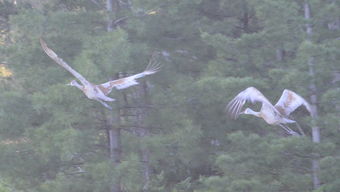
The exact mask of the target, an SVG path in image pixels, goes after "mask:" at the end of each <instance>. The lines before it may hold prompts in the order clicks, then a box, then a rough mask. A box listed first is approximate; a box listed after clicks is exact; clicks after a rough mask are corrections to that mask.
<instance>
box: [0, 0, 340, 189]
mask: <svg viewBox="0 0 340 192" xmlns="http://www.w3.org/2000/svg"><path fill="white" fill-rule="evenodd" d="M107 1H109V0H62V1H60V0H46V1H38V0H26V1H10V0H0V11H1V12H0V22H1V25H0V27H2V29H1V45H3V46H1V47H0V50H1V51H0V58H1V60H0V62H1V64H2V63H4V64H6V67H7V68H8V70H10V71H11V75H10V76H7V77H1V81H0V89H1V90H0V154H1V155H0V191H1V192H7V191H8V192H9V191H49V192H59V191H68V192H73V191H74V192H75V191H79V192H80V191H81V192H86V191H88V192H92V191H96V192H104V191H115V190H116V191H117V189H113V188H115V187H116V188H117V186H114V185H113V183H117V182H118V183H119V187H118V188H119V189H118V191H129V192H134V191H150V192H151V191H152V192H163V191H169V192H180V191H183V192H184V191H185V192H187V191H196V192H208V191H209V192H226V191H228V192H229V191H230V192H236V191H240V192H241V191H242V192H246V191H247V192H249V191H254V192H273V191H291V192H293V191H294V192H302V191H318V192H321V191H322V192H335V191H340V177H339V172H340V161H339V158H340V151H339V147H340V120H339V116H340V88H339V85H340V82H339V78H337V76H339V73H340V64H339V60H340V49H339V46H340V40H339V36H340V12H339V8H340V1H339V0H310V1H307V0H306V1H302V0H293V1H291V0H280V1H277V0H182V1H180V0H112V2H113V11H112V12H109V11H107V8H106V3H107ZM13 2H16V3H13ZM306 2H308V3H309V5H310V6H311V12H312V18H311V19H309V20H306V19H305V17H304V4H305V3H306ZM110 20H112V21H113V22H112V23H113V26H112V27H113V30H112V31H110V30H109V31H108V29H107V26H108V21H110ZM307 23H311V24H312V27H313V36H312V39H308V38H307V34H306V24H307ZM40 37H42V38H44V40H45V41H46V42H47V44H48V45H49V46H50V47H51V48H53V49H54V50H55V51H56V52H57V53H58V55H59V56H61V57H62V58H63V59H64V60H65V61H67V62H68V63H69V64H70V65H71V66H72V67H73V68H74V69H76V70H77V71H78V72H80V73H81V74H82V75H84V76H85V77H86V78H87V79H88V80H89V81H91V82H94V83H103V82H105V81H107V80H109V79H112V78H115V77H116V74H117V73H118V72H138V71H142V70H143V69H144V67H145V66H146V65H147V63H148V61H149V58H150V55H151V54H152V53H153V52H158V53H159V57H158V58H157V59H158V60H159V61H160V62H161V63H162V64H163V67H162V70H161V71H160V72H159V73H157V74H155V75H153V76H150V77H147V78H146V80H143V81H142V82H144V84H146V85H147V86H148V88H147V91H148V93H147V94H145V96H144V97H145V98H146V100H147V103H149V105H150V106H151V107H149V108H148V110H147V111H146V112H145V114H146V115H145V116H144V117H143V118H144V119H143V127H146V131H147V133H148V134H144V135H142V136H141V134H139V131H138V129H137V128H136V127H135V126H129V125H128V124H126V125H125V126H124V128H123V127H120V125H122V124H123V123H122V122H120V124H119V125H118V122H114V123H113V126H112V127H109V128H108V126H107V125H108V124H107V121H108V116H112V117H116V116H118V115H120V112H119V110H118V109H119V108H121V107H123V104H122V103H123V102H124V99H125V96H126V95H128V96H129V97H132V96H131V95H134V94H135V93H136V92H138V91H137V90H138V86H137V87H134V88H129V89H127V90H125V91H113V93H111V94H110V96H112V97H113V98H116V99H117V102H115V103H114V104H111V105H112V106H115V109H114V110H113V112H112V113H109V112H108V111H107V109H105V108H103V106H102V105H100V103H98V102H96V101H92V100H89V99H87V98H86V97H85V96H84V95H83V93H82V92H81V91H79V90H78V89H76V88H74V87H69V86H65V84H66V83H68V82H69V81H70V80H72V79H73V77H72V76H71V75H70V74H69V73H68V72H67V71H65V70H64V69H62V68H61V67H60V66H58V65H57V64H55V63H54V62H53V61H52V60H51V59H50V58H49V57H47V56H46V54H45V53H44V52H43V51H42V49H41V47H40V44H39V38H40ZM309 58H313V59H314V64H315V66H314V67H315V76H310V75H309V66H308V64H307V62H308V59H309ZM145 82H146V83H145ZM311 82H312V83H314V84H315V85H316V89H317V92H316V93H311V92H310V84H311ZM249 86H255V87H257V88H258V89H259V90H261V91H262V92H263V93H264V94H265V95H266V96H267V97H268V99H269V100H270V101H273V102H275V101H276V100H277V99H278V98H279V97H280V95H281V93H282V91H283V90H284V89H285V88H287V89H291V90H294V91H296V92H297V93H299V94H301V95H302V96H303V97H305V98H306V99H307V100H309V99H310V96H311V95H313V94H316V95H317V98H318V103H317V108H318V112H319V115H318V117H317V119H312V118H311V117H310V116H308V114H307V113H306V111H305V110H303V109H301V110H298V111H297V112H295V113H294V114H293V116H294V118H295V119H296V120H297V121H298V122H299V123H300V125H301V126H302V128H303V129H304V131H305V133H306V137H291V136H288V135H286V134H285V133H284V132H283V131H282V130H281V129H280V128H279V127H275V126H269V125H267V124H266V123H265V122H264V121H263V120H261V119H258V118H255V117H252V116H241V117H240V118H239V119H238V120H236V121H235V120H231V119H230V118H228V117H227V116H226V113H225V106H226V104H227V103H228V101H230V100H231V99H232V98H233V97H234V96H235V95H236V94H237V93H238V92H239V91H241V90H243V89H245V88H246V87H249ZM130 99H131V98H130ZM131 100H133V102H132V104H133V105H135V106H137V105H139V104H140V103H143V102H146V101H142V99H140V98H137V99H136V98H135V99H131ZM258 107H259V106H258ZM115 123H116V124H115ZM314 124H316V125H318V126H319V127H320V133H321V142H320V143H313V142H312V129H311V127H312V126H313V125H314ZM117 128H121V129H122V130H121V151H120V153H121V161H120V162H119V163H113V162H112V159H111V157H110V149H109V145H108V140H109V135H108V129H117ZM292 129H296V127H294V125H292ZM144 131H145V130H144ZM145 151H147V153H146V152H145ZM143 155H144V156H143ZM145 155H147V157H148V159H147V161H143V157H145ZM315 158H317V159H318V161H319V163H320V172H319V178H320V181H321V187H320V188H318V189H314V188H313V183H312V171H313V170H312V163H311V161H312V159H315ZM146 164H147V166H145V165H146ZM146 169H147V170H148V173H149V175H146V174H145V173H146Z"/></svg>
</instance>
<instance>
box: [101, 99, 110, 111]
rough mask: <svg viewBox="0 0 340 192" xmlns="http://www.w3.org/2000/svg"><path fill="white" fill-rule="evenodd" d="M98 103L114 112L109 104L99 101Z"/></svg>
mask: <svg viewBox="0 0 340 192" xmlns="http://www.w3.org/2000/svg"><path fill="white" fill-rule="evenodd" d="M97 101H99V102H100V103H101V104H102V105H104V107H106V108H107V109H109V110H110V111H112V107H110V106H109V105H108V104H107V103H105V102H104V101H102V100H100V99H97Z"/></svg>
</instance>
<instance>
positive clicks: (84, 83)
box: [40, 38, 90, 85]
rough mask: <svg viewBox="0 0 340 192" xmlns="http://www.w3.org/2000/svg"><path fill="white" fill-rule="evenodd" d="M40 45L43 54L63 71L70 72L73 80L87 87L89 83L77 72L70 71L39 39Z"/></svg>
mask: <svg viewBox="0 0 340 192" xmlns="http://www.w3.org/2000/svg"><path fill="white" fill-rule="evenodd" d="M40 44H41V47H42V48H43V50H44V51H45V53H46V54H47V55H48V56H49V57H50V58H51V59H53V60H54V61H55V62H56V63H57V64H59V65H60V66H62V67H63V68H64V69H66V70H67V71H68V72H70V73H71V74H72V75H73V76H74V77H75V78H77V79H78V80H79V81H80V82H81V83H82V84H83V85H89V84H90V82H88V81H87V80H86V79H85V78H84V77H83V76H82V75H81V74H79V73H78V72H77V71H75V70H74V69H72V68H71V67H70V66H69V65H68V64H67V63H66V62H65V61H64V60H63V59H62V58H60V57H58V55H57V54H56V53H55V52H54V51H53V50H52V49H50V48H48V47H47V44H46V43H45V41H44V40H42V39H41V38H40Z"/></svg>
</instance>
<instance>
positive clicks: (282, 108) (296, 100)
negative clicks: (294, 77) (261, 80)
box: [274, 89, 312, 116]
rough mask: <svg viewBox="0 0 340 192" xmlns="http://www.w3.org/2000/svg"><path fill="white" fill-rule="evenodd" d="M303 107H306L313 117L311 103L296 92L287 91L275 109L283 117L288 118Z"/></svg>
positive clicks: (283, 93)
mask: <svg viewBox="0 0 340 192" xmlns="http://www.w3.org/2000/svg"><path fill="white" fill-rule="evenodd" d="M301 105H303V106H305V107H306V109H307V111H308V112H309V113H310V114H311V115H312V108H311V106H310V105H309V103H308V102H307V101H306V100H305V99H304V98H302V97H301V96H300V95H298V94H297V93H295V92H294V91H291V90H288V89H285V90H284V91H283V92H282V95H281V97H280V99H279V101H278V102H277V103H276V104H275V106H274V107H275V108H276V109H277V110H278V111H279V112H280V113H281V114H283V115H285V116H288V115H289V114H290V113H292V112H293V111H295V110H296V109H297V108H298V107H300V106H301Z"/></svg>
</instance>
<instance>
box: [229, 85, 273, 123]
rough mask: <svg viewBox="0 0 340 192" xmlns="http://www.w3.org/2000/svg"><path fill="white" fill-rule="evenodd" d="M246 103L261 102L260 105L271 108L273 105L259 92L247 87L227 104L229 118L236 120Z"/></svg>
mask: <svg viewBox="0 0 340 192" xmlns="http://www.w3.org/2000/svg"><path fill="white" fill-rule="evenodd" d="M247 101H250V102H252V103H255V102H261V103H262V105H263V104H267V105H268V106H272V107H273V105H272V104H271V103H270V102H269V101H268V99H267V98H266V97H265V96H264V95H263V94H262V93H261V92H260V91H259V90H257V89H256V88H255V87H248V88H247V89H245V90H243V91H241V92H240V93H239V94H238V95H237V96H236V97H235V98H234V99H232V100H231V101H230V102H229V103H228V105H227V112H228V114H229V115H230V116H231V118H233V119H237V118H238V116H239V115H240V112H241V109H242V107H243V106H244V104H245V103H246V102H247ZM273 108H274V107H273ZM274 110H275V109H274Z"/></svg>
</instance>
